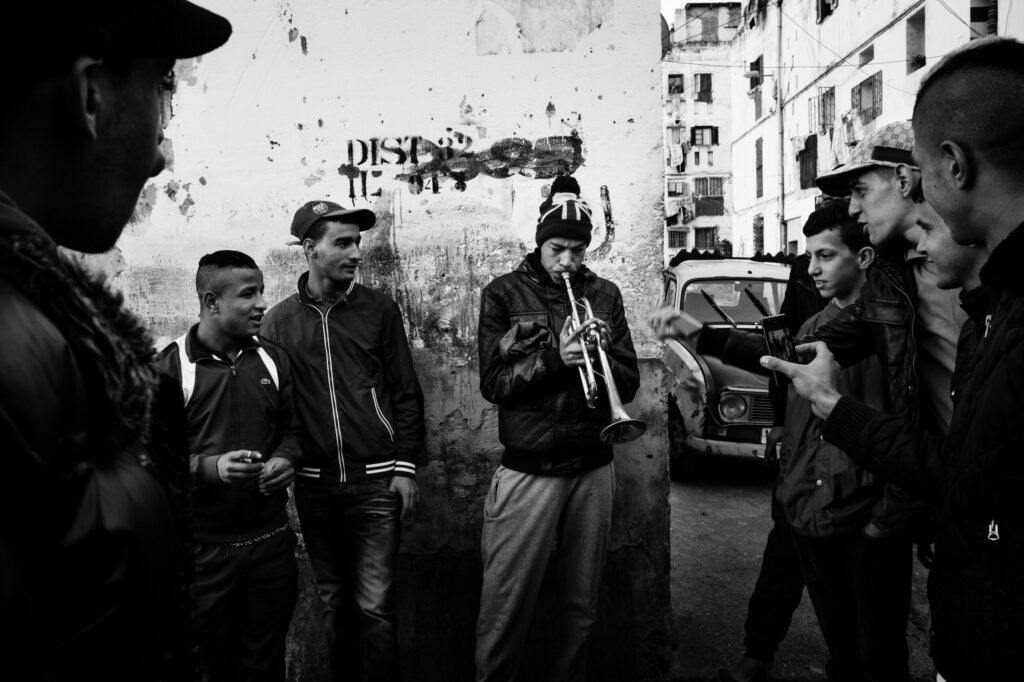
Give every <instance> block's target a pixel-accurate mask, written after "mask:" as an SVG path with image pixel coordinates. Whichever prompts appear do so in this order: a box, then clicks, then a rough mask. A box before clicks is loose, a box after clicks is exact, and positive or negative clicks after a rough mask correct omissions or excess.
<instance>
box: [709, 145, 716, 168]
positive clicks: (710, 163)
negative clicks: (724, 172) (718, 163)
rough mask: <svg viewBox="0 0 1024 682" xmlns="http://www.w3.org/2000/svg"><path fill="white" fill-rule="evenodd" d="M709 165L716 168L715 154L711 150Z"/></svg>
mask: <svg viewBox="0 0 1024 682" xmlns="http://www.w3.org/2000/svg"><path fill="white" fill-rule="evenodd" d="M708 165H709V166H714V165H715V153H714V152H713V151H711V150H710V149H709V150H708Z"/></svg>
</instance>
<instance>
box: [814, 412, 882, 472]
mask: <svg viewBox="0 0 1024 682" xmlns="http://www.w3.org/2000/svg"><path fill="white" fill-rule="evenodd" d="M877 414H878V412H876V411H875V410H873V409H871V408H870V407H868V406H867V405H862V404H861V403H859V402H857V401H856V400H853V399H851V398H847V397H846V396H842V397H841V398H839V402H837V403H836V406H835V407H834V408H833V409H832V414H830V415H829V416H828V419H826V420H825V424H824V426H823V428H822V437H823V438H824V439H825V440H827V441H828V442H829V443H832V445H835V446H836V447H837V448H839V449H840V450H842V451H843V452H845V453H847V454H848V455H850V456H851V457H853V458H854V459H856V460H858V461H863V458H862V457H858V454H859V450H860V442H861V438H862V436H863V435H864V432H865V431H866V430H867V428H868V425H869V424H870V423H871V420H872V419H874V417H875V415H877Z"/></svg>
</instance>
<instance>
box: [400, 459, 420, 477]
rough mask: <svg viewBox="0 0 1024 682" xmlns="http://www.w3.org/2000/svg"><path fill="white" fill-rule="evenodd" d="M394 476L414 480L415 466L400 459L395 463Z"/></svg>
mask: <svg viewBox="0 0 1024 682" xmlns="http://www.w3.org/2000/svg"><path fill="white" fill-rule="evenodd" d="M395 476H404V477H405V478H416V465H415V464H413V463H412V462H407V461H405V460H402V459H399V460H397V461H395Z"/></svg>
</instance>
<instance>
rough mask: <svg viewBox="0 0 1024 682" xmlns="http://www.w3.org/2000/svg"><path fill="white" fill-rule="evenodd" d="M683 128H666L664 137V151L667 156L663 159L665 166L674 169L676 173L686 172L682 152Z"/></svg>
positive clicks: (683, 153) (684, 157) (684, 156)
mask: <svg viewBox="0 0 1024 682" xmlns="http://www.w3.org/2000/svg"><path fill="white" fill-rule="evenodd" d="M685 130H686V128H685V126H668V128H667V135H666V138H667V139H666V147H667V148H666V150H665V151H667V152H668V156H667V157H666V159H665V165H666V166H672V167H675V169H676V172H677V173H684V172H686V154H685V152H684V151H683V139H684V137H683V131H685Z"/></svg>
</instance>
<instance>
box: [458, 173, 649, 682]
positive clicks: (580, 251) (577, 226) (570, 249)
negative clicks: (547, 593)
mask: <svg viewBox="0 0 1024 682" xmlns="http://www.w3.org/2000/svg"><path fill="white" fill-rule="evenodd" d="M573 185H575V187H573ZM574 189H575V190H577V191H578V185H576V183H575V180H573V179H572V178H570V177H567V176H562V177H560V178H558V179H556V181H555V182H554V183H553V184H552V188H551V196H550V198H549V200H547V201H545V202H544V203H543V204H542V205H541V207H540V210H541V215H540V218H539V220H538V222H537V249H536V250H535V251H534V252H533V253H530V254H528V255H527V256H526V258H525V259H524V260H523V262H522V263H521V264H520V265H519V267H518V268H516V269H515V270H514V271H513V272H511V273H508V274H506V275H502V276H501V277H498V278H497V279H495V280H494V281H492V282H491V283H490V284H488V285H487V286H486V287H484V290H483V293H482V294H481V298H480V326H479V330H478V338H479V344H480V392H481V393H482V394H483V396H484V398H486V399H487V400H489V401H491V402H493V403H496V404H497V405H498V432H499V438H500V440H501V442H502V444H503V445H504V446H505V452H504V454H503V456H502V460H501V466H500V467H498V470H497V471H496V472H495V474H494V479H493V481H492V483H491V489H490V492H489V493H488V495H487V499H486V501H485V502H484V527H483V537H482V548H481V549H482V552H483V561H484V576H483V590H482V592H481V596H480V617H479V620H478V621H477V646H476V668H477V680H478V681H480V682H482V681H484V680H513V679H516V674H517V671H518V669H519V664H520V660H521V658H522V653H523V647H524V644H525V642H526V637H527V633H528V632H529V629H530V625H531V617H532V614H533V607H534V604H535V603H536V601H537V596H538V593H539V591H540V586H541V580H542V578H543V576H544V572H545V568H546V566H547V563H548V559H549V556H550V553H551V549H552V548H553V547H554V546H555V544H556V543H557V545H558V549H559V555H558V571H559V583H560V591H559V603H558V606H557V609H558V637H559V639H558V641H557V644H556V648H555V651H556V658H555V660H554V661H552V662H551V666H550V669H549V671H548V673H547V679H552V680H580V679H584V678H585V675H586V650H587V642H588V641H589V639H590V631H591V628H592V626H593V622H594V615H595V613H596V610H597V596H598V588H599V586H600V580H601V573H602V571H603V568H604V561H605V554H606V552H607V547H608V537H609V532H610V530H611V523H612V499H613V496H614V493H615V472H614V468H613V465H612V446H611V445H608V444H606V443H604V442H602V441H601V440H600V437H599V434H600V432H601V430H602V429H603V428H604V427H605V426H607V425H608V423H609V422H610V421H611V416H610V409H609V404H608V400H607V391H605V390H602V391H600V396H599V397H598V399H597V401H596V409H589V408H588V407H587V401H586V399H585V397H584V394H583V388H582V384H581V381H580V375H579V371H578V368H579V367H580V366H581V365H583V362H584V360H583V353H584V352H585V351H584V349H583V348H582V347H581V345H580V342H579V341H578V339H577V338H574V337H573V335H572V331H573V330H572V328H571V326H572V318H571V315H570V314H569V310H570V308H569V306H572V305H576V303H575V301H574V300H570V299H569V297H568V291H567V289H566V282H565V280H564V279H563V276H562V274H563V273H567V274H568V275H569V283H570V285H571V287H572V291H573V295H574V296H576V297H580V296H585V297H586V298H587V299H588V300H589V301H590V303H591V306H592V307H593V311H594V315H595V316H596V317H597V318H600V319H601V320H603V321H604V323H605V326H606V328H607V335H608V350H607V355H608V361H609V363H610V365H611V374H612V379H613V380H614V381H615V383H616V385H617V387H618V390H619V392H620V396H621V398H622V400H623V401H624V402H628V401H630V400H632V398H633V395H634V394H635V393H636V390H637V388H638V386H639V383H640V375H639V369H638V367H637V362H636V353H635V351H634V350H633V341H632V339H631V337H630V334H629V327H628V326H627V324H626V316H625V313H624V311H623V306H622V295H621V294H620V293H619V289H618V287H616V286H615V285H614V284H613V283H611V282H609V281H608V280H605V279H601V278H600V277H598V276H597V275H595V274H594V273H593V272H591V271H590V270H589V269H587V268H586V266H584V265H583V259H584V257H585V256H586V251H587V246H588V245H589V244H590V236H591V222H590V213H591V212H590V208H589V207H588V206H587V204H586V203H584V202H583V201H581V200H580V198H579V195H578V194H577V193H576V191H573V190H574ZM566 190H567V191H566Z"/></svg>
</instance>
